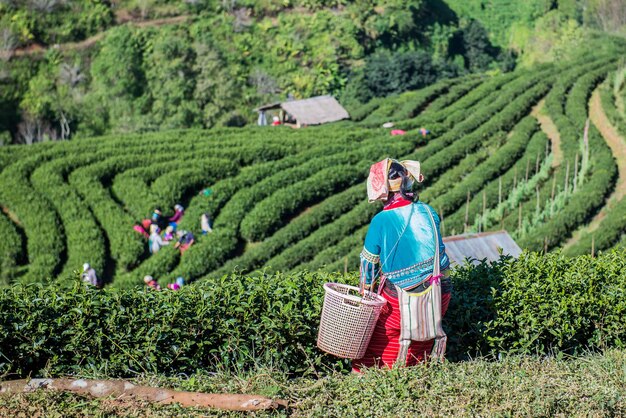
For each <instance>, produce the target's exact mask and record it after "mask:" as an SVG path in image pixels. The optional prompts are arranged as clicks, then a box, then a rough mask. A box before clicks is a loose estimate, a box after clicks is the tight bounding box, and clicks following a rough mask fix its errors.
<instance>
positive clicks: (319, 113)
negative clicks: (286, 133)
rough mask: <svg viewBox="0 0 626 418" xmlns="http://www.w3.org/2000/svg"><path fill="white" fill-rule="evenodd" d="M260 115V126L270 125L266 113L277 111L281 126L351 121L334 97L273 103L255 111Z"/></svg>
mask: <svg viewBox="0 0 626 418" xmlns="http://www.w3.org/2000/svg"><path fill="white" fill-rule="evenodd" d="M254 110H255V111H256V112H258V113H259V120H258V124H259V125H260V126H264V125H267V124H268V120H267V115H266V112H268V111H277V113H278V118H279V121H280V123H281V124H285V125H292V126H295V127H298V128H300V127H301V126H306V125H321V124H322V123H329V122H336V121H339V120H343V119H349V118H350V115H349V114H348V112H347V111H346V109H344V108H343V107H342V106H341V105H340V104H339V102H338V101H337V100H335V98H334V97H332V96H317V97H311V98H309V99H303V100H290V101H286V102H278V103H271V104H267V105H264V106H260V107H258V108H256V109H254Z"/></svg>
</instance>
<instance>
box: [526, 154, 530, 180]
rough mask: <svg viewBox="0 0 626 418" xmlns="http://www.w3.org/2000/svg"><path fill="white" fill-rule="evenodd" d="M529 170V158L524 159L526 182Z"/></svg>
mask: <svg viewBox="0 0 626 418" xmlns="http://www.w3.org/2000/svg"><path fill="white" fill-rule="evenodd" d="M529 171H530V160H529V159H528V160H526V182H528V172H529Z"/></svg>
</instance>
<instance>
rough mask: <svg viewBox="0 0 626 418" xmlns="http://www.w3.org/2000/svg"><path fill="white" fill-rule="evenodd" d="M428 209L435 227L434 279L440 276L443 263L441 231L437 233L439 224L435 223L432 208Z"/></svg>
mask: <svg viewBox="0 0 626 418" xmlns="http://www.w3.org/2000/svg"><path fill="white" fill-rule="evenodd" d="M424 206H425V207H426V211H427V212H428V216H429V217H430V222H431V224H432V226H433V236H434V238H435V258H434V259H433V277H437V276H439V275H440V274H441V273H440V269H441V261H440V260H439V231H437V224H436V223H435V218H434V217H433V213H432V211H431V210H430V207H428V206H427V205H424Z"/></svg>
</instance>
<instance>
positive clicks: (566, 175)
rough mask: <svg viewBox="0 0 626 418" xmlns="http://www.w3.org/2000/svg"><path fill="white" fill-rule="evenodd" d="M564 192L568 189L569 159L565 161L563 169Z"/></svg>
mask: <svg viewBox="0 0 626 418" xmlns="http://www.w3.org/2000/svg"><path fill="white" fill-rule="evenodd" d="M564 190H565V194H567V191H568V190H569V160H568V161H567V167H566V169H565V186H564Z"/></svg>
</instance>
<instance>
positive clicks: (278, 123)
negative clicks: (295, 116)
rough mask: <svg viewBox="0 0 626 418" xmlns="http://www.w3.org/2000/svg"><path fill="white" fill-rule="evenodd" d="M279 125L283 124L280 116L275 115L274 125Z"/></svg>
mask: <svg viewBox="0 0 626 418" xmlns="http://www.w3.org/2000/svg"><path fill="white" fill-rule="evenodd" d="M278 125H281V123H280V118H279V117H278V116H274V117H273V118H272V126H278Z"/></svg>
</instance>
